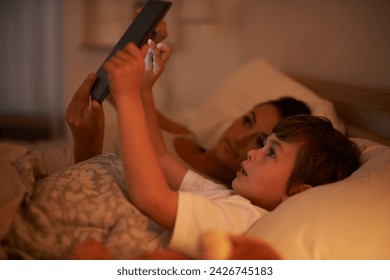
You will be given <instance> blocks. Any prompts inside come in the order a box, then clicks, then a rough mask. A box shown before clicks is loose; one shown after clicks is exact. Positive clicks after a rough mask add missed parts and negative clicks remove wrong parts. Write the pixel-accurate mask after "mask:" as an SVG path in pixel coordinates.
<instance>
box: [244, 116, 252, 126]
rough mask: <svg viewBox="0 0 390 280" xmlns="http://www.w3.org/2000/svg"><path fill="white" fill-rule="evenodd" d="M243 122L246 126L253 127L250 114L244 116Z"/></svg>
mask: <svg viewBox="0 0 390 280" xmlns="http://www.w3.org/2000/svg"><path fill="white" fill-rule="evenodd" d="M242 123H243V124H244V126H246V127H248V128H251V127H252V120H251V118H250V117H248V116H244V117H243V118H242Z"/></svg>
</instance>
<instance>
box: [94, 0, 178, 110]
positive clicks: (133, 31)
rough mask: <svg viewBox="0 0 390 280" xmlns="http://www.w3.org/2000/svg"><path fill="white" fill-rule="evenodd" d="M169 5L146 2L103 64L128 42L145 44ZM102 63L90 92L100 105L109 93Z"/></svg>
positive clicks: (139, 45) (138, 44)
mask: <svg viewBox="0 0 390 280" xmlns="http://www.w3.org/2000/svg"><path fill="white" fill-rule="evenodd" d="M171 5H172V3H171V2H167V1H157V0H149V1H148V2H146V4H145V5H144V7H143V8H142V10H141V12H140V13H139V14H138V15H137V17H136V18H135V19H134V21H133V22H132V23H131V24H130V26H129V28H128V29H127V30H126V32H125V33H124V34H123V36H122V38H121V39H120V40H119V41H118V43H117V44H116V45H115V47H114V48H113V49H112V50H111V52H110V54H109V55H108V56H107V58H106V59H105V60H104V62H105V61H107V60H108V59H110V57H111V56H113V55H114V54H115V53H116V52H117V51H118V50H121V49H123V48H124V47H125V46H126V44H127V43H129V42H133V43H134V44H136V45H137V46H138V47H141V46H143V45H144V44H146V43H147V40H148V39H149V38H150V37H151V35H152V32H153V30H154V29H155V28H156V26H157V24H158V23H159V22H160V21H161V20H162V18H163V17H164V16H165V14H166V13H167V12H168V10H169V8H170V7H171ZM104 62H103V63H102V65H101V66H100V68H99V69H98V71H97V72H96V81H95V84H94V85H93V87H92V90H91V95H92V98H93V99H95V100H97V101H98V102H100V103H102V102H103V100H104V98H106V96H107V95H108V93H109V92H110V89H109V87H108V78H107V74H106V71H105V70H104V69H103V65H104Z"/></svg>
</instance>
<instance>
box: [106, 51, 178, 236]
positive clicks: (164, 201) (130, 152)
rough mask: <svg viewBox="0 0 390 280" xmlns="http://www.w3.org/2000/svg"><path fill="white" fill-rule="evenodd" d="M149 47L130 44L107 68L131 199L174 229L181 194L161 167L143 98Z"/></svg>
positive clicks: (160, 221)
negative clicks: (172, 187)
mask: <svg viewBox="0 0 390 280" xmlns="http://www.w3.org/2000/svg"><path fill="white" fill-rule="evenodd" d="M147 47H148V46H144V47H143V48H142V49H141V50H139V49H138V48H137V47H136V46H135V45H134V44H132V43H130V44H128V45H127V46H126V47H125V48H124V50H123V51H119V52H117V54H116V55H114V56H113V57H112V58H111V59H110V60H109V61H107V62H106V63H105V66H104V67H105V69H106V71H107V74H108V79H109V84H110V89H111V93H112V94H113V97H114V99H115V104H116V109H117V112H118V125H119V136H120V141H121V147H122V160H123V167H124V172H125V178H126V182H127V188H128V192H129V195H130V197H131V200H132V202H133V203H134V205H135V206H136V207H138V208H139V209H140V210H141V211H143V212H144V213H145V214H146V215H148V216H149V217H150V218H151V219H153V220H154V221H156V222H157V223H159V224H160V225H162V226H163V227H165V228H167V229H169V230H172V229H173V226H174V222H175V218H176V212H177V205H178V193H177V192H175V191H173V190H171V189H170V188H169V186H168V183H167V180H166V178H165V176H164V173H163V170H162V169H161V167H160V164H159V161H158V158H157V155H156V152H155V150H154V147H153V144H152V139H151V135H150V133H149V129H148V125H147V122H146V118H145V111H144V106H143V101H142V96H141V83H142V79H143V74H144V67H145V66H144V65H145V64H144V56H145V53H146V51H147Z"/></svg>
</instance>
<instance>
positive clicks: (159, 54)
mask: <svg viewBox="0 0 390 280" xmlns="http://www.w3.org/2000/svg"><path fill="white" fill-rule="evenodd" d="M148 45H149V51H148V53H147V54H146V57H145V77H144V81H143V85H142V88H143V90H150V89H151V88H152V87H153V85H154V84H155V83H156V81H157V79H158V78H159V77H160V75H161V74H162V73H163V72H164V69H165V64H166V62H167V61H168V59H169V57H170V56H171V53H172V49H171V48H170V47H169V46H167V45H165V44H162V43H160V44H158V45H156V44H155V43H154V42H153V41H152V40H148Z"/></svg>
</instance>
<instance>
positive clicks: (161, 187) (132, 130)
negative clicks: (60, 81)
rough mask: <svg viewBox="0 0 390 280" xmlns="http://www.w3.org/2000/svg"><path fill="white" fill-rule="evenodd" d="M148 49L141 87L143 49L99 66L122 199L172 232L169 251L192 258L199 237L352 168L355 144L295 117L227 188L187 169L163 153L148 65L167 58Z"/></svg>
mask: <svg viewBox="0 0 390 280" xmlns="http://www.w3.org/2000/svg"><path fill="white" fill-rule="evenodd" d="M149 45H150V48H151V50H152V56H153V61H151V60H150V55H151V54H149V55H148V58H149V63H147V64H146V73H147V75H146V79H148V81H149V82H146V83H142V81H143V75H144V70H145V63H144V58H145V55H146V53H147V51H148V46H144V47H142V48H141V49H138V48H137V47H136V46H135V45H134V44H131V43H130V44H128V45H127V46H126V47H125V48H124V50H122V51H119V52H117V54H116V55H114V56H113V57H112V58H111V59H110V60H109V61H107V62H106V63H105V66H104V67H105V69H106V71H107V73H108V79H109V83H110V89H111V93H112V96H113V98H114V100H115V104H116V110H117V114H118V127H119V136H120V142H121V148H122V152H121V154H122V160H123V167H124V173H125V178H126V182H127V188H128V192H129V196H130V198H131V201H132V203H134V205H135V206H136V207H137V208H139V209H140V210H141V211H142V212H144V213H145V214H146V215H147V216H148V217H149V218H151V219H152V220H153V221H155V222H156V223H158V224H160V225H161V226H163V227H164V228H166V229H167V230H169V231H171V232H172V236H171V241H170V247H171V248H173V249H177V250H181V251H182V252H185V253H187V254H188V255H190V256H192V257H195V258H196V257H197V240H198V238H199V236H200V235H201V234H202V233H203V232H205V231H209V230H213V229H217V230H219V231H223V232H228V233H230V234H242V233H244V232H246V231H247V230H248V229H249V228H250V227H251V226H252V225H253V224H254V223H255V222H256V221H257V220H258V219H259V218H260V217H261V216H262V215H263V214H264V213H266V211H267V210H268V211H271V210H273V209H274V208H275V207H276V206H278V205H279V204H280V203H281V202H282V201H283V200H285V199H286V198H288V197H289V196H291V195H294V194H297V193H300V192H302V191H304V190H307V189H309V188H311V187H312V186H317V185H320V184H326V183H331V182H334V181H337V180H341V179H343V178H345V177H347V176H349V175H350V174H351V173H352V172H353V171H354V170H356V169H357V168H358V166H359V151H358V150H357V148H356V146H355V145H354V144H353V143H352V142H351V141H349V140H348V139H347V138H346V137H345V136H344V135H342V134H341V133H340V132H338V131H337V130H335V129H334V128H333V127H332V124H331V123H330V122H329V121H328V120H326V119H324V118H320V117H313V116H309V115H298V116H294V117H289V118H287V119H285V120H282V121H281V122H279V123H278V124H277V125H276V127H275V128H274V130H273V134H271V135H270V136H269V137H268V138H267V139H266V140H265V142H264V146H263V147H262V148H260V149H258V150H251V151H249V152H248V159H247V160H245V161H244V162H243V163H242V165H241V166H242V168H241V170H240V171H238V172H237V176H236V178H235V179H234V181H233V183H232V188H233V189H232V190H227V189H226V188H225V187H224V186H222V185H217V184H215V183H213V182H211V181H209V180H207V179H205V178H203V177H201V176H199V175H197V174H195V173H194V172H192V171H190V170H187V169H186V168H185V167H184V166H182V165H181V164H180V163H178V162H177V161H176V160H175V159H174V158H173V157H172V156H171V155H170V154H169V153H168V152H167V150H166V148H165V144H164V141H163V139H162V136H161V132H160V129H159V125H158V121H157V114H156V110H155V107H154V102H153V95H152V86H153V84H154V82H155V81H156V80H157V78H158V75H159V74H158V73H157V74H155V71H154V70H153V67H164V66H165V62H166V60H167V59H168V57H169V54H170V53H169V51H168V50H167V49H166V48H165V47H161V48H158V47H157V46H156V45H155V44H154V43H153V42H151V41H149ZM152 66H153V67H152ZM160 70H161V69H160ZM157 72H159V71H157ZM129 77H130V78H129ZM141 86H143V88H141Z"/></svg>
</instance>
